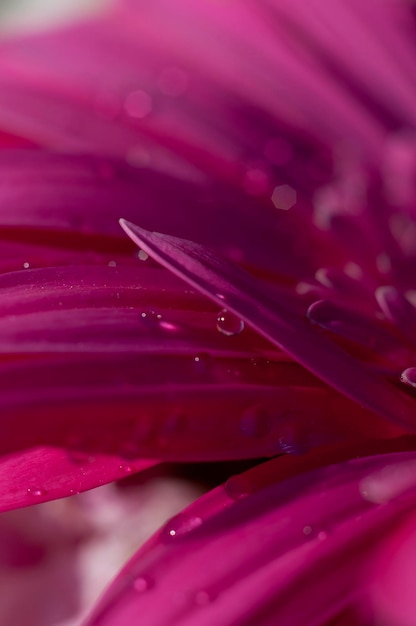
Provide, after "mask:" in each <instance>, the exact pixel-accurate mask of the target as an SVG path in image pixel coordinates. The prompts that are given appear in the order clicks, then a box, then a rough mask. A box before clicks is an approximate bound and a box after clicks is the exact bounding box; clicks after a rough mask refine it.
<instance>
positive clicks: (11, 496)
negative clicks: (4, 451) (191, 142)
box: [0, 447, 155, 511]
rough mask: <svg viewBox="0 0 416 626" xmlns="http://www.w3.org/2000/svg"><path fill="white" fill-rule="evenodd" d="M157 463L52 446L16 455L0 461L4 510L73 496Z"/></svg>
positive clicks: (0, 494)
mask: <svg viewBox="0 0 416 626" xmlns="http://www.w3.org/2000/svg"><path fill="white" fill-rule="evenodd" d="M154 464H155V461H150V460H149V461H148V460H144V459H143V460H136V461H133V460H131V461H130V462H129V463H126V462H122V461H121V460H120V458H119V457H116V456H113V457H111V456H105V455H102V454H94V455H93V454H91V453H88V452H87V451H85V450H84V451H80V450H75V449H73V450H69V451H68V450H65V449H60V448H52V447H37V448H32V449H28V450H23V451H19V452H15V453H13V454H9V455H6V456H3V457H1V459H0V511H8V510H11V509H16V508H20V507H24V506H32V505H34V504H39V503H40V502H45V501H48V500H55V499H56V498H65V497H68V496H72V495H74V494H77V493H81V492H82V491H87V490H88V489H92V488H93V487H97V486H99V485H105V484H107V483H109V482H112V481H114V480H119V479H121V478H125V477H126V476H127V475H129V474H131V473H132V472H139V471H141V470H144V469H147V468H148V467H150V466H151V465H154Z"/></svg>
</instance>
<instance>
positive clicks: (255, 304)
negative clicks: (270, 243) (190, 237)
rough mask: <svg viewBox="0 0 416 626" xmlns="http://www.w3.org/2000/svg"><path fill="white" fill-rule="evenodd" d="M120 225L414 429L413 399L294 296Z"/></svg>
mask: <svg viewBox="0 0 416 626" xmlns="http://www.w3.org/2000/svg"><path fill="white" fill-rule="evenodd" d="M121 225H122V226H123V228H124V230H125V231H126V232H127V234H128V235H129V236H130V237H131V238H132V239H133V241H135V242H136V243H137V245H139V246H141V247H142V248H143V249H144V250H145V251H146V252H148V254H150V255H152V256H153V258H154V259H156V260H157V261H159V262H160V263H161V264H162V265H164V266H165V267H168V268H169V269H171V270H172V271H173V272H174V273H175V274H177V275H178V276H180V277H182V278H183V279H184V280H186V281H187V282H188V283H190V284H191V285H192V286H193V287H195V288H197V289H199V290H200V291H201V292H202V293H204V294H206V295H207V296H209V297H210V298H211V299H212V300H213V301H214V302H216V303H217V304H218V305H219V306H221V305H222V306H224V307H226V308H227V309H229V310H230V311H231V312H232V313H234V314H235V315H238V316H239V317H241V318H242V319H244V320H245V321H246V322H248V323H249V324H250V325H251V326H252V327H253V328H255V329H256V330H257V331H258V332H259V333H261V334H262V335H263V336H264V337H266V338H267V339H269V340H270V341H272V342H273V343H274V344H276V345H278V346H279V347H283V348H284V349H285V350H286V351H287V352H288V353H289V354H291V355H292V356H293V357H294V358H296V360H297V361H298V362H300V363H302V364H303V365H304V366H305V367H307V368H308V369H310V370H311V371H313V372H314V373H315V374H317V375H318V376H319V377H320V378H322V379H323V380H325V381H326V382H328V383H329V384H331V385H333V386H334V387H335V388H337V389H338V390H339V391H341V392H343V393H345V394H346V395H347V396H349V397H350V398H352V399H354V400H356V401H358V402H359V403H360V404H362V405H365V406H366V407H368V408H369V409H370V410H372V411H374V412H376V413H378V414H379V415H381V416H384V417H387V418H389V419H390V420H392V421H393V422H395V421H397V422H399V423H401V424H402V425H404V426H405V427H407V428H409V429H410V430H411V431H414V430H415V428H416V423H415V419H414V415H415V403H414V401H413V399H412V398H409V397H408V396H407V395H405V394H404V393H402V392H400V391H399V389H398V388H397V387H395V386H393V385H392V384H391V383H390V382H389V381H387V380H384V379H383V378H381V376H380V375H377V373H373V372H372V371H371V370H370V369H369V368H366V367H363V366H360V362H359V361H358V360H356V359H353V358H352V357H351V356H350V355H348V354H347V353H346V352H344V351H342V350H340V349H339V348H338V347H337V346H336V345H334V344H332V343H330V342H329V341H328V340H327V339H326V338H325V337H324V336H322V335H319V334H317V333H316V332H315V330H314V328H313V327H311V326H310V325H309V324H308V322H307V320H306V319H305V317H304V316H303V317H302V316H301V315H299V312H298V311H297V303H296V300H294V298H293V295H291V294H290V293H289V292H287V293H285V292H284V291H283V290H282V291H277V290H272V289H268V288H267V287H266V286H265V285H262V284H261V283H259V282H258V281H254V280H253V279H252V278H251V276H250V275H249V274H247V273H245V272H243V271H242V270H240V269H239V268H238V267H236V266H233V265H231V264H230V263H228V262H227V261H225V260H224V259H221V258H219V257H218V256H216V255H215V254H214V253H213V252H211V251H209V250H207V249H206V248H203V247H202V246H199V245H198V244H195V243H193V242H190V241H185V240H181V239H177V238H175V237H170V236H167V235H162V234H159V233H150V232H146V231H145V230H144V229H141V228H139V227H137V226H135V225H134V224H129V223H127V222H125V221H124V220H121Z"/></svg>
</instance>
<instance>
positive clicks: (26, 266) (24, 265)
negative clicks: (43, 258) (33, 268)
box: [23, 261, 30, 270]
mask: <svg viewBox="0 0 416 626" xmlns="http://www.w3.org/2000/svg"><path fill="white" fill-rule="evenodd" d="M23 267H24V268H25V270H27V269H29V267H30V263H28V262H27V261H26V262H25V263H23Z"/></svg>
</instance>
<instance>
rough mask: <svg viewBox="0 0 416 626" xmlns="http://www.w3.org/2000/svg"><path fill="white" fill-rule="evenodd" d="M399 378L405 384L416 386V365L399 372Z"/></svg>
mask: <svg viewBox="0 0 416 626" xmlns="http://www.w3.org/2000/svg"><path fill="white" fill-rule="evenodd" d="M400 380H401V381H402V383H404V384H405V385H410V386H411V387H416V367H408V368H407V369H406V370H404V371H403V372H402V373H401V374H400Z"/></svg>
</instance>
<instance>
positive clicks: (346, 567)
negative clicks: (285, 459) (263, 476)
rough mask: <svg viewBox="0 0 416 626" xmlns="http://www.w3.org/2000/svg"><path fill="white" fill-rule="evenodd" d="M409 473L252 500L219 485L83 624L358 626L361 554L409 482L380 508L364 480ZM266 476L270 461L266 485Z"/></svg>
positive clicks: (316, 482) (391, 518) (398, 514)
mask: <svg viewBox="0 0 416 626" xmlns="http://www.w3.org/2000/svg"><path fill="white" fill-rule="evenodd" d="M415 463H416V458H415V454H414V453H413V452H412V453H398V454H391V455H381V456H374V457H368V458H363V459H360V460H354V461H347V462H344V463H340V464H338V465H334V466H329V467H326V468H323V469H318V470H314V471H311V472H309V473H306V474H302V475H301V476H295V477H293V478H289V479H288V480H284V481H283V482H276V483H275V484H274V485H271V486H269V487H266V488H262V489H260V490H259V491H254V492H251V493H249V492H247V490H246V491H244V489H241V490H240V492H238V490H230V487H229V485H227V484H226V485H225V486H224V488H222V487H220V488H218V489H217V490H216V491H214V492H212V493H211V494H208V495H207V496H204V497H203V498H202V499H201V500H200V501H198V502H196V503H195V504H193V505H191V507H190V508H189V509H188V510H185V511H184V512H183V513H182V514H180V515H178V516H177V517H175V518H173V519H172V520H170V522H168V523H167V524H166V526H165V527H164V528H163V529H162V530H161V531H160V533H159V534H158V535H157V536H156V537H155V538H154V539H152V540H151V541H150V543H149V544H148V546H146V545H145V546H144V547H143V549H142V550H141V551H139V553H138V554H137V555H136V556H135V557H134V558H133V559H132V561H131V562H130V563H129V564H128V565H127V566H126V568H125V569H124V570H123V571H122V573H121V574H120V575H119V577H118V578H117V579H116V580H115V582H114V583H113V585H112V587H110V589H109V590H108V592H107V594H106V595H105V596H104V598H103V600H102V601H101V603H100V605H99V606H98V608H97V610H96V611H95V613H94V615H93V616H92V617H91V618H90V620H89V621H87V622H86V623H88V624H89V626H92V625H94V626H95V625H97V626H98V625H100V626H112V625H113V624H114V625H117V626H127V625H129V624H131V623H132V622H134V621H135V620H137V619H138V618H139V616H145V620H146V623H148V624H152V625H154V626H156V625H157V626H162V625H164V624H166V625H167V624H169V625H172V624H181V625H185V624H186V625H187V626H188V625H191V624H198V626H201V625H205V624H206V625H207V626H208V625H209V624H213V623H216V624H224V625H225V624H231V623H238V624H242V625H243V624H244V625H246V624H247V625H248V624H253V623H255V624H259V625H261V626H265V625H272V624H276V621H277V622H278V623H279V624H282V625H286V624H287V625H288V626H293V625H299V626H303V625H304V624H306V623H307V624H314V625H315V624H316V625H318V624H323V623H329V622H330V620H334V622H335V620H336V619H341V618H343V617H345V615H346V613H349V614H350V616H351V619H352V621H351V622H350V623H354V624H366V623H368V621H367V619H366V616H367V615H368V610H369V609H368V595H369V588H370V585H371V579H369V578H368V577H367V572H366V567H367V564H368V561H369V556H370V557H371V555H372V553H373V551H374V549H375V548H376V547H377V545H378V544H379V542H380V541H381V540H382V539H383V538H385V537H386V536H387V535H388V533H389V532H390V531H391V529H392V527H393V525H394V524H395V523H397V521H398V520H400V519H401V518H402V517H403V515H405V514H407V513H409V512H410V511H411V510H412V509H413V506H414V499H415V481H414V479H413V480H408V481H407V482H406V483H405V484H403V482H400V481H396V480H395V479H394V478H393V479H392V480H391V481H390V483H391V484H390V485H389V497H388V506H386V505H385V504H384V503H383V504H381V503H380V502H379V501H375V500H373V499H371V497H368V492H367V490H366V489H367V486H368V482H369V481H371V478H372V476H373V475H374V474H375V473H377V472H379V471H380V470H382V471H384V472H386V473H388V470H389V467H397V465H401V466H402V467H403V470H404V471H406V468H407V469H408V470H409V471H411V470H412V469H413V468H414V465H415ZM273 466H276V467H277V466H278V461H272V462H270V464H269V467H268V473H269V476H270V474H271V473H273ZM247 478H248V483H249V484H250V476H249V473H248V475H247ZM393 483H394V484H393ZM156 598H157V601H156ZM331 623H332V622H331Z"/></svg>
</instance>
